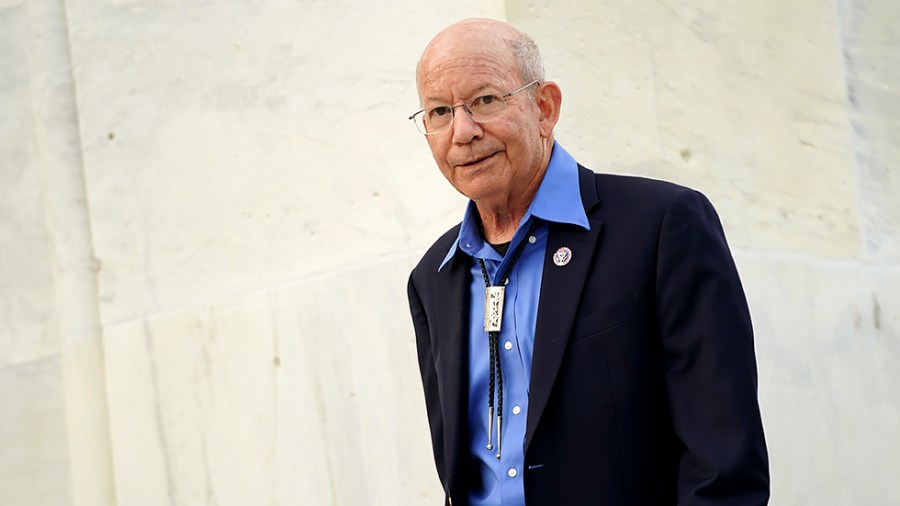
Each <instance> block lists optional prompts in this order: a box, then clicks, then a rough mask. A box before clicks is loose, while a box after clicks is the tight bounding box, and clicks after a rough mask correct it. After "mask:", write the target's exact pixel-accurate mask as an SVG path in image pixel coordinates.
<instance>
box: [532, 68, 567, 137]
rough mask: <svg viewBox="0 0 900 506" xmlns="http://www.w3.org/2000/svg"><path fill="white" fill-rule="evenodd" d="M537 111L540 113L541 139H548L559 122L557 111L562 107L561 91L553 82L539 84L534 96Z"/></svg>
mask: <svg viewBox="0 0 900 506" xmlns="http://www.w3.org/2000/svg"><path fill="white" fill-rule="evenodd" d="M534 100H535V102H537V106H538V109H540V111H541V116H540V120H539V121H540V127H541V137H544V138H549V137H550V135H551V134H552V133H553V127H555V126H556V122H557V121H559V109H560V107H561V106H562V90H560V89H559V85H557V84H556V83H554V82H553V81H546V82H544V83H541V85H540V87H538V89H537V91H536V92H535V95H534Z"/></svg>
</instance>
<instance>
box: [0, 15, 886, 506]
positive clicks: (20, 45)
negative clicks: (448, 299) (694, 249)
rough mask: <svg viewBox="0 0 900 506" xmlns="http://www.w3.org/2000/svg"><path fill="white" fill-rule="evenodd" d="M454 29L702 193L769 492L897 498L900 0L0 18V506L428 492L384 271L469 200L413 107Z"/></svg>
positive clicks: (839, 498)
mask: <svg viewBox="0 0 900 506" xmlns="http://www.w3.org/2000/svg"><path fill="white" fill-rule="evenodd" d="M468 16H485V17H494V18H499V19H505V20H508V21H510V22H512V23H513V24H515V25H517V26H519V27H521V28H523V29H524V30H526V31H528V32H529V33H531V35H532V36H534V38H535V39H536V40H537V41H538V42H539V43H540V44H541V46H542V49H543V52H544V56H545V60H546V62H545V63H546V66H547V70H548V74H549V76H550V77H551V78H552V79H554V80H556V81H557V82H559V83H560V85H561V86H562V88H563V93H564V105H563V117H562V121H561V124H560V125H559V127H558V132H557V138H558V139H559V140H560V142H561V143H563V145H565V146H566V147H567V148H568V149H569V150H570V151H572V152H573V153H574V154H575V155H576V157H577V158H578V159H579V160H580V161H581V162H582V163H584V164H586V165H588V166H590V167H592V168H594V169H595V170H598V171H607V172H618V173H629V174H639V175H645V176H651V177H659V178H664V179H669V180H673V181H676V182H680V183H682V184H687V185H691V186H694V187H697V188H699V189H701V190H703V191H704V192H705V193H707V194H708V195H709V196H710V197H711V199H712V200H713V202H714V203H715V204H716V206H717V207H718V209H719V211H720V214H721V215H722V219H723V222H724V223H725V226H726V231H727V233H728V237H729V240H730V242H731V244H732V247H733V249H734V252H735V256H736V259H737V262H738V266H739V268H740V270H741V273H742V275H743V278H744V282H745V285H746V286H745V288H746V290H747V294H748V297H749V299H750V305H751V310H752V312H753V316H754V321H755V325H756V330H757V353H758V357H759V367H760V402H761V404H762V409H763V416H764V422H765V425H766V430H767V437H768V439H769V448H770V454H771V460H772V463H771V465H772V475H773V500H772V503H773V504H784V505H806V504H810V505H823V504H829V505H830V504H835V505H857V504H898V503H900V485H898V482H897V481H896V479H894V477H896V476H900V459H898V458H897V455H898V454H900V396H898V395H896V391H897V390H898V389H900V368H898V367H897V366H896V364H898V363H900V169H898V162H900V134H898V132H900V128H898V127H900V124H898V122H900V120H898V119H897V118H900V92H898V89H897V87H896V85H895V83H896V82H898V80H900V70H898V69H900V35H898V32H897V31H896V29H895V28H894V27H896V26H897V23H900V4H897V3H896V2H895V1H894V0H834V1H832V2H821V1H818V0H797V1H794V2H777V1H774V0H765V1H762V2H749V3H748V2H732V1H727V2H722V1H718V0H716V1H714V0H689V1H686V2H685V1H674V0H609V1H607V2H603V3H602V5H598V4H597V3H596V2H589V1H586V0H562V1H561V2H557V3H554V4H553V6H552V7H550V6H549V4H547V3H536V2H531V1H528V0H507V1H500V0H492V1H488V2H475V1H473V0H464V1H462V2H456V3H452V4H451V3H448V2H438V1H434V0H428V1H415V0H398V1H396V2H383V3H381V5H380V4H379V3H378V2H364V1H359V0H339V1H335V2H323V1H318V0H305V1H301V2H293V1H289V0H267V1H253V2H241V3H238V2H220V3H184V2H170V1H156V2H151V1H148V0H117V1H106V2H102V1H91V0H0V406H3V411H2V415H0V446H2V447H3V448H4V451H3V452H0V504H3V505H7V504H9V505H29V506H30V505H35V506H44V505H78V506H102V505H114V504H118V505H123V506H124V505H128V506H131V505H153V506H156V505H173V506H174V505H191V506H194V505H222V506H224V505H246V504H267V505H279V504H285V505H286V504H292V505H293V504H303V505H307V504H308V505H325V504H329V505H330V504H333V505H357V504H375V505H394V504H404V505H406V504H409V505H413V504H422V505H425V504H437V503H438V502H439V501H440V497H441V492H440V487H439V485H438V483H437V479H436V474H435V472H434V470H433V464H432V459H431V454H430V447H429V442H428V436H427V427H426V422H425V416H424V409H423V405H422V399H421V390H420V385H419V379H418V371H417V369H416V365H415V345H414V341H413V336H412V330H411V328H410V324H409V317H408V315H407V312H406V311H407V309H406V299H405V283H406V276H407V274H408V272H409V269H410V268H411V267H412V266H413V265H414V264H415V262H416V261H417V259H418V257H419V256H420V255H421V253H422V252H423V251H424V249H425V248H426V247H427V246H428V245H429V244H430V242H431V241H432V240H433V239H434V238H435V237H436V236H437V235H438V234H439V233H440V232H442V231H443V230H445V229H446V228H448V227H449V226H451V225H452V224H453V223H455V222H456V221H457V220H458V219H459V217H460V214H461V210H462V206H463V205H464V200H463V199H462V198H461V197H460V196H459V195H457V194H455V193H454V192H453V190H452V189H451V188H450V187H449V185H447V183H446V182H445V181H444V180H443V179H442V177H441V176H440V174H439V173H438V171H437V170H436V169H435V167H434V164H433V162H432V161H431V158H430V153H429V151H428V149H427V146H426V145H425V143H424V142H423V141H422V139H421V137H420V136H419V135H417V134H416V133H415V130H414V129H413V127H412V125H411V124H409V121H407V119H406V118H407V116H408V114H409V113H411V112H413V111H414V110H415V107H416V105H417V98H416V92H415V83H414V79H413V74H414V67H415V62H416V60H417V58H418V55H419V53H420V51H421V49H422V48H423V47H424V45H425V44H426V43H427V41H428V40H429V39H430V38H431V36H432V35H433V34H434V33H436V32H437V31H438V30H439V29H441V28H442V27H444V26H445V25H447V24H449V23H451V22H452V21H455V20H457V19H460V18H463V17H468Z"/></svg>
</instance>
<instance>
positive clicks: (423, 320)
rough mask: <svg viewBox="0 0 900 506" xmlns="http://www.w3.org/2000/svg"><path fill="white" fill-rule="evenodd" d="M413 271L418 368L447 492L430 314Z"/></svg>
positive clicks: (412, 302)
mask: <svg viewBox="0 0 900 506" xmlns="http://www.w3.org/2000/svg"><path fill="white" fill-rule="evenodd" d="M414 275H415V271H413V273H412V274H410V277H409V282H408V284H407V296H408V298H409V310H410V313H411V315H412V321H413V327H414V329H415V334H416V350H417V352H418V359H419V372H420V373H421V375H422V387H423V389H424V391H425V408H426V411H427V415H428V426H429V428H430V429H431V445H432V449H433V451H434V461H435V466H436V467H437V471H438V477H439V479H440V480H441V485H442V486H443V487H444V492H445V493H447V480H446V473H445V471H444V436H443V434H444V417H443V414H442V411H441V409H442V408H441V399H440V390H439V388H438V380H437V372H436V370H435V362H434V354H433V352H432V346H431V332H430V329H429V325H428V314H427V313H426V311H425V306H424V305H423V304H422V299H421V297H420V296H419V292H418V291H417V290H416V286H415V282H414V280H413V277H414Z"/></svg>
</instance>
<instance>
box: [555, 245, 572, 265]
mask: <svg viewBox="0 0 900 506" xmlns="http://www.w3.org/2000/svg"><path fill="white" fill-rule="evenodd" d="M570 260H572V250H570V249H569V248H567V247H565V246H563V247H562V248H559V249H558V250H556V253H554V254H553V263H554V264H556V265H557V266H558V267H562V266H564V265H566V264H567V263H569V261H570Z"/></svg>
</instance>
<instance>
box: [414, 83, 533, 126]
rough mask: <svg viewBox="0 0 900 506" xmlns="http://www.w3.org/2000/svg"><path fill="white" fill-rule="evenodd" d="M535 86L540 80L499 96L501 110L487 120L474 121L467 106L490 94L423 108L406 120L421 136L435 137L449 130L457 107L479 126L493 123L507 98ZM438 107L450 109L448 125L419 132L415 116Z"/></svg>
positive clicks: (423, 122)
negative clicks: (431, 130) (452, 103)
mask: <svg viewBox="0 0 900 506" xmlns="http://www.w3.org/2000/svg"><path fill="white" fill-rule="evenodd" d="M535 84H537V85H538V86H540V85H541V80H540V79H535V80H534V81H531V82H530V83H528V84H526V85H525V86H522V87H521V88H516V89H515V90H513V91H510V92H508V93H504V94H503V95H500V97H499V98H500V99H501V100H503V109H501V110H500V111H498V112H497V113H496V114H494V115H493V116H489V117H488V118H487V119H483V120H480V121H479V120H477V119H475V118H474V117H473V116H472V111H471V110H470V109H469V105H468V104H469V103H470V102H474V101H475V100H478V99H479V98H482V97H486V96H489V95H490V94H488V95H479V96H477V97H474V98H470V99H469V100H464V101H463V102H461V103H459V104H456V105H436V106H434V107H426V108H424V109H420V110H418V111H416V112H415V113H413V115H412V116H410V117H409V118H408V119H410V120H412V122H413V123H414V124H415V125H416V131H417V132H419V133H421V134H422V135H437V134H442V133H444V132H446V131H447V130H450V128H451V127H453V120H455V119H456V108H457V107H462V108H463V110H465V111H466V114H468V115H469V118H471V119H472V121H474V122H475V123H478V124H481V123H487V122H489V121H493V120H495V119H497V118H499V117H500V115H501V114H502V113H503V111H505V110H506V106H507V105H508V104H507V103H506V99H507V98H509V97H511V96H513V95H515V94H516V93H518V92H520V91H523V90H526V89H528V88H530V87H532V86H534V85H535ZM438 107H449V108H450V123H447V126H446V127H444V128H442V129H440V130H438V131H436V132H423V131H421V130H420V129H419V124H418V122H417V121H416V116H418V115H420V114H422V113H423V112H425V111H428V110H431V109H435V108H438ZM424 127H425V121H424V120H422V128H424Z"/></svg>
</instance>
